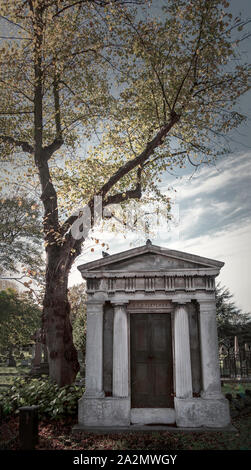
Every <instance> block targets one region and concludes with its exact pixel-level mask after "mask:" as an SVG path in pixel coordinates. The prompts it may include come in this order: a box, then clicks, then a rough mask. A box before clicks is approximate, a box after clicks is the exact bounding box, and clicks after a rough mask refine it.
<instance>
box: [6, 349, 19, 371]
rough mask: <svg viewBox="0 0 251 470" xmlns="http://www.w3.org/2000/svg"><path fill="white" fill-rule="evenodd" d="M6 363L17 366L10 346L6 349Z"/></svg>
mask: <svg viewBox="0 0 251 470" xmlns="http://www.w3.org/2000/svg"><path fill="white" fill-rule="evenodd" d="M6 365H7V367H16V366H17V364H16V361H15V358H14V356H13V351H12V348H10V349H9V351H8V358H7V361H6Z"/></svg>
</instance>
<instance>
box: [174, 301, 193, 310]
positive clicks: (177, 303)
mask: <svg viewBox="0 0 251 470" xmlns="http://www.w3.org/2000/svg"><path fill="white" fill-rule="evenodd" d="M190 302H191V299H177V300H172V303H173V304H174V306H175V308H177V307H182V306H183V307H184V306H186V304H189V303H190Z"/></svg>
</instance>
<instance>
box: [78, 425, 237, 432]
mask: <svg viewBox="0 0 251 470" xmlns="http://www.w3.org/2000/svg"><path fill="white" fill-rule="evenodd" d="M130 432H151V433H152V432H172V433H173V432H174V433H175V432H195V433H200V432H202V433H204V432H238V429H236V428H235V427H234V426H233V425H232V424H229V425H228V426H226V427H224V428H208V427H205V426H201V427H200V428H182V427H179V428H178V427H175V426H170V425H167V424H144V425H136V424H132V425H130V426H117V427H115V426H84V425H81V424H76V425H75V426H73V428H72V433H73V434H77V433H87V434H88V433H90V434H120V433H130Z"/></svg>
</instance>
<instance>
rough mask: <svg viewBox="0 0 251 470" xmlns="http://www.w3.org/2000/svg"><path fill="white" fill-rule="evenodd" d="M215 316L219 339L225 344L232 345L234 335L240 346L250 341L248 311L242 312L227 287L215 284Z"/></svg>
mask: <svg viewBox="0 0 251 470" xmlns="http://www.w3.org/2000/svg"><path fill="white" fill-rule="evenodd" d="M216 318H217V326H218V335H219V339H220V340H221V341H222V342H224V343H225V344H226V345H227V346H229V347H230V346H233V345H234V337H235V336H237V337H238V342H239V345H240V346H244V344H245V343H250V342H251V317H250V313H243V312H242V311H241V309H239V308H238V307H237V306H236V304H235V302H234V301H233V294H231V293H230V291H229V289H227V288H226V287H224V286H221V285H220V284H219V283H218V284H217V286H216Z"/></svg>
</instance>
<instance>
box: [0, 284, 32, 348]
mask: <svg viewBox="0 0 251 470" xmlns="http://www.w3.org/2000/svg"><path fill="white" fill-rule="evenodd" d="M0 326H1V328H0V345H1V349H3V350H6V349H9V348H12V347H14V346H22V345H25V344H27V343H30V342H31V338H32V335H33V334H34V333H35V331H36V330H37V329H38V328H40V327H41V310H40V308H39V307H38V305H36V304H35V303H34V302H33V300H32V299H31V298H29V296H28V295H26V294H24V293H22V294H20V293H18V292H17V291H15V290H14V289H11V288H9V289H6V290H2V291H0Z"/></svg>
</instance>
